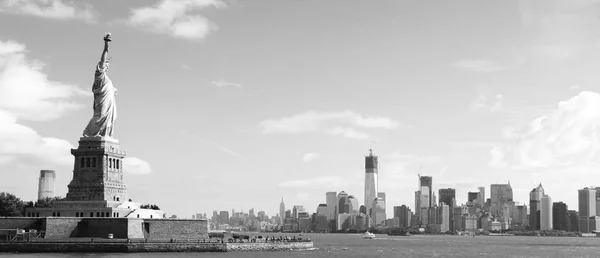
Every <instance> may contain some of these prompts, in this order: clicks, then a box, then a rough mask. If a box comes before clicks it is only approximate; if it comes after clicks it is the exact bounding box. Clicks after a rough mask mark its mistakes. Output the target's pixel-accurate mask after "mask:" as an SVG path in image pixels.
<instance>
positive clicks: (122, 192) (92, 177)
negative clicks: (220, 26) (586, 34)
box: [0, 33, 313, 252]
mask: <svg viewBox="0 0 600 258" xmlns="http://www.w3.org/2000/svg"><path fill="white" fill-rule="evenodd" d="M110 42H112V37H111V34H110V33H107V34H106V35H105V37H104V49H103V51H102V55H101V58H100V62H99V63H98V64H97V65H96V71H95V74H94V82H93V86H92V92H93V95H94V102H93V116H92V118H91V119H90V120H89V122H88V124H87V126H86V127H85V129H84V131H83V137H81V138H80V139H79V147H78V148H76V149H71V154H72V155H73V156H74V166H73V167H74V169H73V178H72V180H71V182H70V183H69V185H68V193H67V195H66V198H64V199H60V200H54V201H53V202H52V203H51V204H49V205H46V206H44V207H42V206H36V205H30V206H29V207H26V208H25V210H24V212H23V213H24V215H25V217H0V241H4V242H0V252H181V251H188V252H189V251H192V252H207V251H208V252H227V251H256V250H290V249H306V248H311V247H312V244H313V243H312V241H310V239H302V238H299V239H296V238H295V237H294V238H293V239H287V238H279V239H275V238H271V239H270V241H269V239H268V238H267V239H263V238H258V239H257V238H253V239H251V240H250V239H249V240H248V241H243V240H239V241H238V240H235V241H234V239H229V241H228V242H227V243H226V242H225V241H224V239H223V237H221V238H220V239H211V238H209V234H208V230H209V226H208V221H207V220H206V219H200V218H199V219H173V218H166V216H165V213H164V212H163V211H162V210H160V208H158V206H156V205H151V206H150V205H148V206H143V205H140V204H139V203H136V202H134V201H133V200H132V199H131V198H130V196H129V195H128V193H127V186H126V185H125V183H124V172H125V171H124V169H125V168H124V166H123V164H124V162H123V161H124V158H125V156H126V152H125V151H124V150H122V149H121V147H120V144H119V141H118V140H117V139H115V138H114V124H115V120H116V118H117V107H116V100H115V95H116V92H117V90H116V88H115V87H114V86H113V83H112V81H111V79H110V78H109V77H108V75H107V71H108V68H109V65H110V58H108V57H107V55H108V50H109V44H110ZM42 174H51V175H52V176H53V175H54V174H53V171H52V172H50V171H46V172H42ZM44 178H46V179H48V178H50V176H45V177H44ZM42 179H43V178H42ZM42 179H40V188H42V187H45V188H47V187H48V184H46V183H43V182H42V181H43V180H42ZM52 187H53V186H52ZM40 192H44V193H47V192H48V191H46V190H41V189H40ZM40 197H42V195H40ZM94 240H95V241H94ZM103 240H104V241H103ZM276 240H277V241H276Z"/></svg>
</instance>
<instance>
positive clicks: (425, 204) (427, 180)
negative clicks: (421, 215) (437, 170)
mask: <svg viewBox="0 0 600 258" xmlns="http://www.w3.org/2000/svg"><path fill="white" fill-rule="evenodd" d="M419 181H420V183H421V189H419V190H420V191H421V198H420V208H429V207H431V206H433V190H432V189H433V177H430V176H420V177H419Z"/></svg>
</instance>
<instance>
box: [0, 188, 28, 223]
mask: <svg viewBox="0 0 600 258" xmlns="http://www.w3.org/2000/svg"><path fill="white" fill-rule="evenodd" d="M24 208H25V205H24V204H23V201H22V200H21V199H20V198H19V197H17V196H16V195H14V194H11V193H6V192H0V217H20V216H23V211H24Z"/></svg>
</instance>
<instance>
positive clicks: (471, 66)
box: [454, 59, 513, 73]
mask: <svg viewBox="0 0 600 258" xmlns="http://www.w3.org/2000/svg"><path fill="white" fill-rule="evenodd" d="M454 65H455V66H456V67H459V68H462V69H466V70H470V71H473V72H482V73H492V72H497V71H502V70H508V69H513V67H511V66H506V65H500V64H498V63H496V62H492V61H490V60H486V59H473V60H460V61H458V62H456V63H454Z"/></svg>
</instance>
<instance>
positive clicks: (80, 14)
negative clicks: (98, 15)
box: [0, 0, 94, 22]
mask: <svg viewBox="0 0 600 258" xmlns="http://www.w3.org/2000/svg"><path fill="white" fill-rule="evenodd" d="M77 2H78V1H77ZM75 3H76V2H75V1H63V0H2V1H0V11H1V12H8V13H15V14H23V15H32V16H38V17H41V18H47V19H56V20H83V21H88V22H91V21H93V20H94V13H93V11H92V7H91V6H90V5H89V4H84V6H83V7H79V6H77V5H76V4H75Z"/></svg>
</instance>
